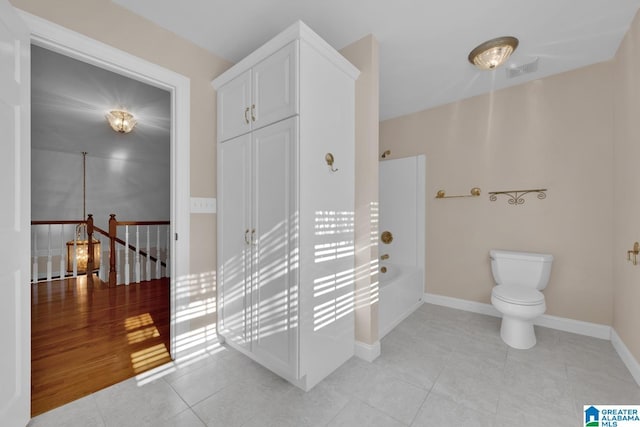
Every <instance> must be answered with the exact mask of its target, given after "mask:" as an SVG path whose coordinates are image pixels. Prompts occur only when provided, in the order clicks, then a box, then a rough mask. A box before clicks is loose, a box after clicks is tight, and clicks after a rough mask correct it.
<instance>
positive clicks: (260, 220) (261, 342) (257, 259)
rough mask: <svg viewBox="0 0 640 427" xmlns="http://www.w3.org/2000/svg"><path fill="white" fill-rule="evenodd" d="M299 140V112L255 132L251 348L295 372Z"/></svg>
mask: <svg viewBox="0 0 640 427" xmlns="http://www.w3.org/2000/svg"><path fill="white" fill-rule="evenodd" d="M297 141H298V118H297V117H294V118H291V119H288V120H284V121H282V122H278V123H276V124H273V125H270V126H267V127H265V128H262V129H260V130H258V131H254V132H253V165H254V171H253V174H254V175H253V176H254V178H253V221H252V223H253V226H254V227H255V230H256V241H255V243H254V246H253V250H254V273H253V289H252V294H251V296H252V312H253V317H252V330H253V343H252V352H253V353H254V354H255V356H256V357H257V360H258V361H259V362H261V363H263V364H265V365H266V366H267V367H269V368H270V369H272V370H274V371H276V372H278V373H280V374H282V375H284V376H288V377H293V378H297V373H298V335H297V334H298V323H297V322H298V311H297V310H298V307H297V300H298V295H297V290H298V279H297V278H298V271H297V269H298V251H297V239H298V236H297V231H296V230H297V222H298V221H297V197H296V195H297V192H298V190H297V179H296V177H297V169H296V168H297V157H298V156H297Z"/></svg>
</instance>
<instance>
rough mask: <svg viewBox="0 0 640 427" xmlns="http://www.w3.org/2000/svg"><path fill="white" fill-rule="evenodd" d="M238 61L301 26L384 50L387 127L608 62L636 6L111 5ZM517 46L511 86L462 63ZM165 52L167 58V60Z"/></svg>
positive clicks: (294, 0)
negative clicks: (511, 42) (488, 49)
mask: <svg viewBox="0 0 640 427" xmlns="http://www.w3.org/2000/svg"><path fill="white" fill-rule="evenodd" d="M112 1H114V2H115V3H118V4H120V5H122V6H123V7H125V8H128V9H130V10H132V11H133V12H135V13H137V14H139V15H141V16H143V17H145V18H147V19H149V20H151V21H153V22H155V23H157V24H159V25H160V26H162V27H164V28H167V29H169V30H171V31H173V32H175V33H176V34H179V35H181V36H183V37H185V38H187V39H189V40H191V41H192V42H194V43H195V44H197V45H199V46H201V47H203V48H205V49H207V50H209V51H211V52H213V53H215V54H216V55H218V56H221V57H222V58H225V59H227V60H229V61H232V62H237V61H239V60H240V59H242V58H243V57H244V56H246V55H247V54H249V53H250V52H252V51H253V50H254V49H256V48H257V47H259V46H260V45H262V44H263V43H264V42H266V41H267V40H269V39H270V38H271V37H273V36H275V35H276V34H277V33H278V32H280V31H281V30H283V29H284V28H286V27H288V26H289V25H290V24H292V23H293V22H294V21H296V20H298V19H300V20H302V21H304V22H305V23H306V24H307V25H309V26H310V27H311V28H312V29H314V30H315V31H316V32H317V33H318V34H319V35H320V36H322V37H323V38H324V39H325V40H327V41H328V42H329V43H330V44H332V45H333V46H334V47H336V48H337V49H341V48H342V47H344V46H346V45H348V44H350V43H352V42H354V41H356V40H359V39H360V38H362V37H364V36H366V35H367V34H373V35H374V36H375V37H376V38H377V39H378V41H379V42H380V118H381V119H382V120H383V119H387V118H392V117H397V116H400V115H404V114H407V113H411V112H415V111H420V110H423V109H426V108H431V107H435V106H438V105H442V104H446V103H450V102H453V101H457V100H460V99H464V98H468V97H471V96H475V95H479V94H482V93H487V92H490V91H492V90H495V89H500V88H504V87H508V86H513V85H516V84H520V83H524V82H526V81H529V80H534V79H539V78H542V77H545V76H548V75H552V74H557V73H561V72H564V71H568V70H571V69H575V68H579V67H583V66H585V65H589V64H593V63H596V62H601V61H606V60H609V59H611V58H612V57H613V56H614V54H615V52H616V50H617V48H618V46H619V44H620V42H621V40H622V37H623V36H624V34H625V32H626V31H627V29H628V28H629V25H630V23H631V21H632V19H633V17H634V15H635V13H636V11H637V10H638V8H639V7H640V0H538V1H531V0H530V1H521V0H482V1H478V0H458V1H446V0H441V1H437V2H436V1H429V0H322V1H318V0H316V1H314V0H269V1H265V0H235V1H228V0H180V1H174V0H112ZM504 35H511V36H515V37H517V38H518V39H520V46H519V47H518V49H517V51H516V52H515V53H514V55H513V56H512V57H511V60H510V61H509V63H508V64H507V65H506V66H507V67H509V66H521V65H523V64H526V63H530V62H531V61H533V60H535V59H536V58H538V70H537V71H536V72H534V73H531V74H526V75H522V76H519V77H516V78H512V79H507V77H506V72H505V69H504V68H502V69H498V70H495V71H478V70H476V69H474V68H473V66H471V65H470V64H469V63H468V61H467V55H468V54H469V51H471V49H473V48H474V47H475V46H476V45H478V44H480V43H481V42H483V41H485V40H488V39H491V38H494V37H498V36H504ZM167 54H170V52H167Z"/></svg>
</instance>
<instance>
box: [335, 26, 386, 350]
mask: <svg viewBox="0 0 640 427" xmlns="http://www.w3.org/2000/svg"><path fill="white" fill-rule="evenodd" d="M340 53H341V54H342V55H343V56H344V57H345V58H347V59H348V60H349V61H351V63H352V64H353V65H355V66H356V67H357V68H358V69H359V70H360V76H359V77H358V81H357V82H356V194H355V204H356V213H355V221H356V230H355V239H356V295H357V296H356V329H355V330H356V340H357V341H360V342H363V343H366V344H374V343H375V342H376V341H378V303H377V293H378V292H377V291H378V285H377V283H378V268H377V266H378V261H377V260H378V244H377V238H376V237H375V236H377V234H378V229H377V225H378V220H377V207H378V117H379V114H378V106H379V104H380V102H379V89H378V87H379V71H378V68H379V67H378V41H377V40H376V39H375V38H374V37H373V36H371V35H369V36H366V37H364V38H362V39H361V40H358V41H357V42H354V43H352V44H350V45H349V46H347V47H345V48H344V49H342V50H341V51H340ZM372 273H373V274H372Z"/></svg>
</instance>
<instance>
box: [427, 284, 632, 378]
mask: <svg viewBox="0 0 640 427" xmlns="http://www.w3.org/2000/svg"><path fill="white" fill-rule="evenodd" d="M423 300H424V302H425V303H428V304H434V305H440V306H443V307H449V308H455V309H458V310H464V311H469V312H472V313H479V314H486V315H488V316H494V317H500V316H501V315H500V313H499V312H498V310H496V309H495V308H494V307H493V306H492V305H491V304H485V303H482V302H476V301H469V300H465V299H460V298H453V297H447V296H444V295H437V294H431V293H428V292H425V294H424V296H423ZM534 325H536V326H542V327H545V328H549V329H556V330H558V331H565V332H571V333H574V334H578V335H585V336H589V337H593V338H600V339H604V340H610V341H611V343H612V345H613V348H614V349H615V350H616V352H617V353H618V355H619V356H620V358H621V359H622V361H623V362H624V364H625V366H626V367H627V369H629V372H631V375H632V376H633V378H634V379H635V381H636V383H637V384H638V386H640V363H638V361H637V360H636V359H635V357H633V355H632V354H631V352H630V351H629V349H628V348H627V347H626V346H625V344H624V343H623V342H622V339H620V337H619V336H618V334H617V333H616V331H615V329H613V328H612V327H611V326H607V325H602V324H598V323H591V322H583V321H581V320H574V319H567V318H565V317H557V316H552V315H550V314H543V315H542V316H540V317H538V318H537V319H536V320H535V321H534ZM525 351H526V350H525Z"/></svg>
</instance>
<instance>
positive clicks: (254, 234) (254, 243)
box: [251, 228, 257, 246]
mask: <svg viewBox="0 0 640 427" xmlns="http://www.w3.org/2000/svg"><path fill="white" fill-rule="evenodd" d="M251 244H252V245H253V246H255V245H256V244H257V242H256V229H255V228H254V229H253V230H251Z"/></svg>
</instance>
